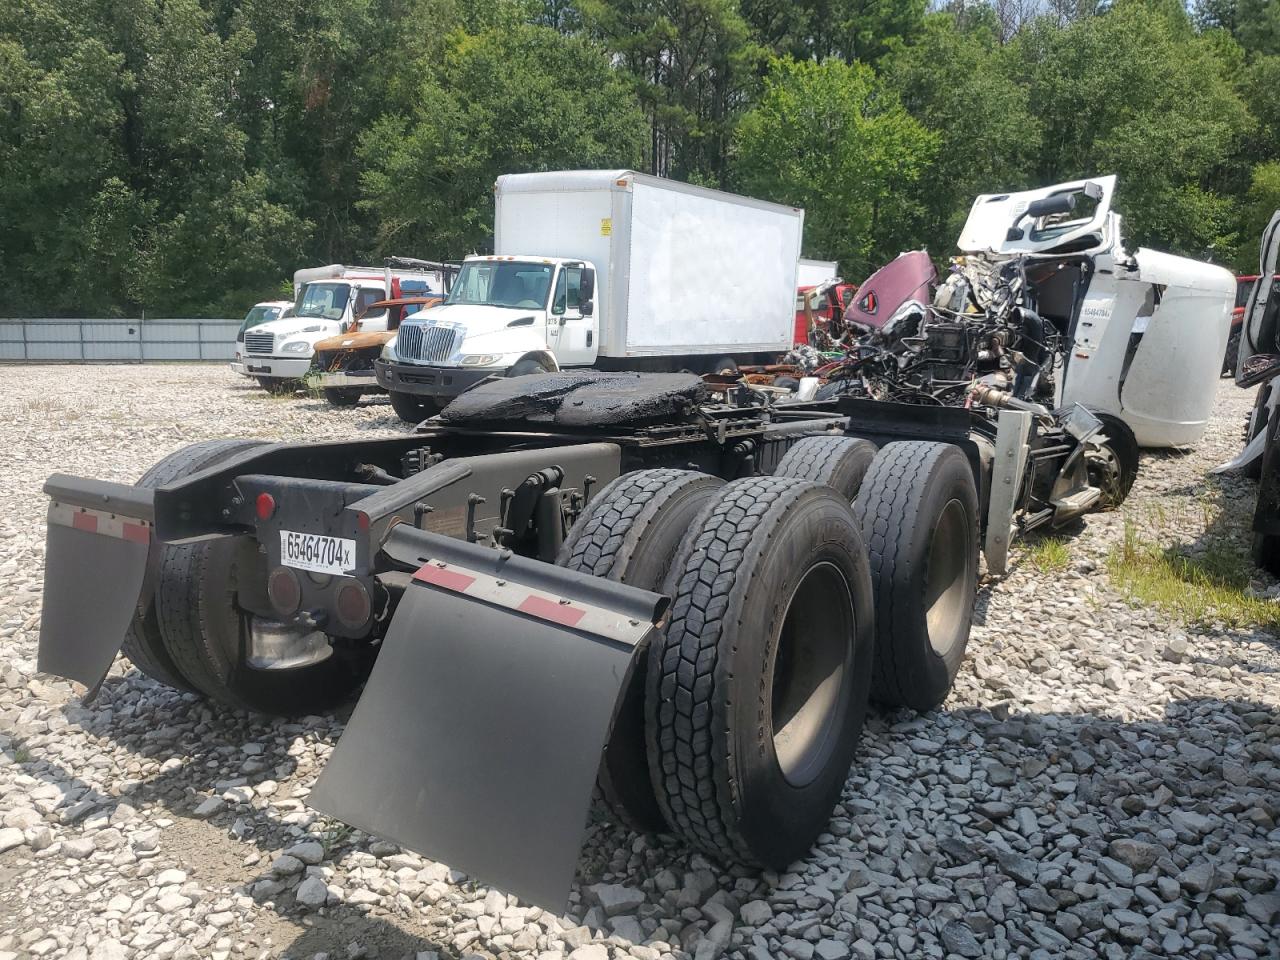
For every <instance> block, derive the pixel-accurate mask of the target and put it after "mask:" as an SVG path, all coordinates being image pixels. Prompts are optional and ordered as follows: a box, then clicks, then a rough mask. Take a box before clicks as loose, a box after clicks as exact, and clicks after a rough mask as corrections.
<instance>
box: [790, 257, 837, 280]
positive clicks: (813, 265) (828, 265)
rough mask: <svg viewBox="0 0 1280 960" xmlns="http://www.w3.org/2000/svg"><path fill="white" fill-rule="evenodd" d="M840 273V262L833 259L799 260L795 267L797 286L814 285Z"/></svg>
mask: <svg viewBox="0 0 1280 960" xmlns="http://www.w3.org/2000/svg"><path fill="white" fill-rule="evenodd" d="M839 275H840V264H838V263H836V261H834V260H801V261H800V263H799V264H798V265H797V267H796V286H797V287H816V286H817V285H818V284H820V283H824V282H826V281H827V280H834V279H835V278H836V277H838V276H839Z"/></svg>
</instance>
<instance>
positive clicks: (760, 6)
mask: <svg viewBox="0 0 1280 960" xmlns="http://www.w3.org/2000/svg"><path fill="white" fill-rule="evenodd" d="M926 6H927V0H799V2H797V3H789V2H787V0H743V2H742V15H743V16H744V17H745V18H746V19H747V22H748V23H750V24H751V26H752V28H753V29H754V30H755V32H756V35H757V37H758V38H759V39H760V41H761V42H762V43H764V44H765V45H767V46H768V47H769V48H770V49H771V50H773V51H774V52H775V53H777V54H790V55H791V56H793V57H795V58H796V59H797V60H805V59H809V58H813V59H817V60H823V59H826V58H827V57H839V58H841V59H843V60H861V61H863V62H865V63H875V62H877V61H878V60H880V58H881V57H883V56H884V55H885V54H886V53H888V52H890V51H891V50H893V49H895V48H896V47H897V46H898V45H899V44H901V43H902V42H903V40H904V39H907V38H910V37H911V36H912V35H914V33H915V32H916V31H917V30H918V29H919V27H920V22H921V19H922V18H923V17H924V12H925V9H926Z"/></svg>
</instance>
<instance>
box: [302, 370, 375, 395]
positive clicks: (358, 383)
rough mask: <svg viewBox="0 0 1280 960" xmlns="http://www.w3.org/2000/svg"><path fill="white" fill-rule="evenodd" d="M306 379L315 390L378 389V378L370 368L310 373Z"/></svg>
mask: <svg viewBox="0 0 1280 960" xmlns="http://www.w3.org/2000/svg"><path fill="white" fill-rule="evenodd" d="M308 379H309V380H310V381H311V383H312V385H313V386H314V387H315V388H316V389H317V390H353V389H358V390H378V389H380V387H379V386H378V379H377V377H375V376H374V373H373V371H372V370H355V371H351V370H345V371H329V370H326V371H324V372H322V373H312V374H311V375H310V376H309V377H308Z"/></svg>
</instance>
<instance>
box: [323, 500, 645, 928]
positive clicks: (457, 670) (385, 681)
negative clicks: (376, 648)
mask: <svg viewBox="0 0 1280 960" xmlns="http://www.w3.org/2000/svg"><path fill="white" fill-rule="evenodd" d="M384 550H385V551H386V553H388V554H389V555H390V556H392V557H393V558H394V559H396V560H398V561H400V562H402V563H406V564H413V565H418V569H417V572H415V573H414V574H413V580H412V582H411V583H410V584H409V585H408V586H407V587H406V588H405V591H404V595H403V597H402V598H401V601H400V604H399V606H398V607H397V609H396V613H395V616H394V618H393V619H392V622H391V627H390V629H389V630H388V633H387V636H386V639H385V640H384V641H383V644H382V650H381V652H380V653H379V654H378V662H377V664H376V666H375V667H374V669H373V673H372V675H371V676H370V677H369V682H368V684H367V685H366V686H365V690H364V694H363V695H362V696H361V698H360V702H359V703H358V704H357V705H356V708H355V712H354V713H353V714H352V717H351V720H350V722H349V723H348V724H347V729H346V732H345V733H344V734H343V736H342V738H341V740H340V741H339V742H338V745H337V746H336V747H335V749H334V751H333V756H332V758H331V759H330V761H329V764H328V765H327V766H326V767H325V769H324V771H323V772H322V773H321V775H320V778H319V780H318V781H317V783H316V786H315V789H314V791H313V792H312V794H311V798H310V801H309V802H310V804H311V806H313V807H315V808H316V809H317V810H319V811H321V812H323V813H326V814H328V815H330V816H333V817H337V818H338V819H340V820H343V821H345V822H347V823H350V824H352V825H353V826H356V827H359V828H360V829H362V830H366V831H368V832H370V833H373V834H376V835H378V836H380V837H385V838H387V839H389V840H393V841H395V842H396V843H399V844H401V845H403V846H405V847H408V848H410V849H412V850H416V851H417V852H419V853H421V854H423V855H425V856H428V857H431V858H433V859H435V860H439V861H442V862H444V863H448V864H449V865H451V866H453V867H456V868H457V869H459V870H462V871H464V872H466V873H468V874H471V875H472V876H475V877H477V878H479V879H481V880H484V881H486V882H489V883H493V884H495V885H496V886H498V887H501V888H502V889H504V890H507V891H509V892H511V893H514V894H516V895H517V896H519V897H520V898H521V899H523V900H525V901H527V902H529V903H533V904H537V905H539V906H542V907H545V908H548V909H552V910H554V911H555V912H557V913H559V912H562V911H563V910H564V907H565V904H566V902H567V900H568V895H569V887H570V884H571V883H572V881H573V874H574V867H575V865H576V864H577V861H578V854H579V852H580V849H581V846H582V839H583V835H584V833H585V828H586V823H587V814H588V808H589V806H590V802H591V791H592V786H593V784H594V783H595V778H596V771H597V769H598V768H599V765H600V757H601V752H602V750H603V749H604V745H605V742H606V741H607V739H608V737H609V733H610V730H611V728H612V725H613V719H614V716H615V715H616V712H617V709H618V702H619V700H620V699H621V694H622V691H623V690H624V689H625V684H626V683H627V681H628V679H629V677H630V675H631V672H632V670H633V669H634V665H635V662H636V659H637V655H638V654H639V653H640V651H641V650H643V649H644V647H645V645H646V644H647V643H648V642H649V640H650V637H651V635H652V634H653V632H654V630H655V629H656V628H655V626H654V624H655V623H656V622H657V621H658V620H659V619H660V618H661V617H662V615H663V614H664V613H665V610H666V606H667V600H666V598H665V597H660V596H658V595H657V594H653V593H649V592H647V591H644V590H638V589H636V588H634V587H628V586H625V585H623V584H620V583H615V582H613V581H609V580H605V579H603V578H599V577H591V576H588V575H586V574H582V573H577V572H574V571H570V570H566V569H564V568H562V567H556V566H553V565H552V564H549V563H539V562H537V561H532V560H527V559H524V558H522V557H518V556H513V555H511V554H510V553H509V552H506V551H498V550H493V549H489V548H487V547H481V546H477V545H474V544H469V543H466V542H464V541H460V540H452V539H448V538H445V537H441V536H439V535H436V534H430V533H426V532H424V531H420V530H415V529H413V528H412V527H409V526H408V525H407V524H401V525H399V526H397V527H395V528H393V530H392V532H391V535H390V538H389V539H388V541H387V543H386V545H385V546H384Z"/></svg>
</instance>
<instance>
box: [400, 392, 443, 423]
mask: <svg viewBox="0 0 1280 960" xmlns="http://www.w3.org/2000/svg"><path fill="white" fill-rule="evenodd" d="M388 392H389V394H390V396H391V409H392V410H394V411H395V412H396V416H397V417H399V418H400V419H401V420H403V421H404V422H405V423H411V424H413V425H414V426H415V427H416V426H417V425H418V424H420V423H421V422H422V421H423V420H425V419H427V417H434V416H435V415H436V414H437V413H439V412H440V410H441V409H442V407H443V404H441V403H440V402H439V401H438V400H436V399H435V398H434V397H419V396H417V395H416V394H412V393H400V392H398V391H396V390H391V391H388Z"/></svg>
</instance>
